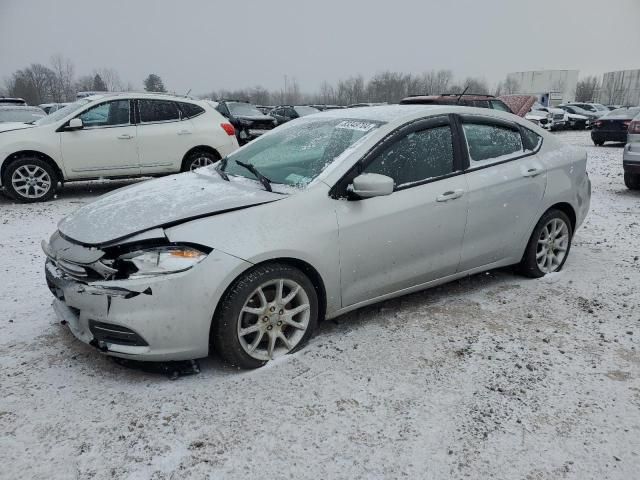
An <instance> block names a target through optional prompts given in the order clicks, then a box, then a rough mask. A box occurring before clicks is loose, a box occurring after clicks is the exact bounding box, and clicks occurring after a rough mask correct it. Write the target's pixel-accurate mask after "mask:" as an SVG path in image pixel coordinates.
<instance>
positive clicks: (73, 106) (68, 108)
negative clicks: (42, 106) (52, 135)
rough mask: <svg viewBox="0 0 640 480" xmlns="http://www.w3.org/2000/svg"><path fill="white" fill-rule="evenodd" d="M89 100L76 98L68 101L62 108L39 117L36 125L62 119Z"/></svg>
mask: <svg viewBox="0 0 640 480" xmlns="http://www.w3.org/2000/svg"><path fill="white" fill-rule="evenodd" d="M90 101H91V100H87V99H86V98H83V99H82V100H78V101H77V102H73V103H70V104H69V105H67V106H66V107H64V108H61V109H60V110H56V111H55V112H53V113H52V114H51V115H47V116H46V117H43V118H41V119H40V120H38V121H37V122H36V125H51V124H52V123H56V122H57V121H59V120H62V119H63V118H64V117H66V116H67V115H69V114H71V113H73V112H75V111H76V110H80V109H81V108H82V107H84V106H85V105H86V104H87V103H89V102H90Z"/></svg>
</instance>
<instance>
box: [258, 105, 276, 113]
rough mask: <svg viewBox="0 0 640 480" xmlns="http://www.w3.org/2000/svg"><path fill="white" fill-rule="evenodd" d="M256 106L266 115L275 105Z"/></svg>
mask: <svg viewBox="0 0 640 480" xmlns="http://www.w3.org/2000/svg"><path fill="white" fill-rule="evenodd" d="M256 108H257V109H258V110H260V111H261V112H262V113H264V114H265V115H269V112H270V111H271V110H273V109H274V108H275V107H274V106H273V105H256Z"/></svg>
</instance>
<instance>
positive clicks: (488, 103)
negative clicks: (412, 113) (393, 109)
mask: <svg viewBox="0 0 640 480" xmlns="http://www.w3.org/2000/svg"><path fill="white" fill-rule="evenodd" d="M400 105H460V106H463V107H479V108H493V109H495V110H501V111H503V112H509V113H515V112H514V111H513V110H512V109H511V108H509V107H508V106H507V104H506V103H505V102H503V101H502V100H501V99H500V98H496V97H494V96H493V95H482V94H472V93H465V94H459V93H443V94H442V95H410V96H408V97H406V98H403V99H402V100H400Z"/></svg>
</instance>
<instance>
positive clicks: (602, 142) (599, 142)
mask: <svg viewBox="0 0 640 480" xmlns="http://www.w3.org/2000/svg"><path fill="white" fill-rule="evenodd" d="M593 144H594V145H595V146H596V147H601V146H603V145H604V140H598V141H597V142H596V141H595V140H594V141H593Z"/></svg>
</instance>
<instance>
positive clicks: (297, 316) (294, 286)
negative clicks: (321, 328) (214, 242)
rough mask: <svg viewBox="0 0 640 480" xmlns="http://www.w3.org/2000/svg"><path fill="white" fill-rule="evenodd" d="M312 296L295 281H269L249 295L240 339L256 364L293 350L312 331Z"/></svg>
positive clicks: (244, 307) (241, 317)
mask: <svg viewBox="0 0 640 480" xmlns="http://www.w3.org/2000/svg"><path fill="white" fill-rule="evenodd" d="M310 315H311V312H310V302H309V296H308V295H307V292H306V291H305V290H304V288H303V287H302V286H301V285H300V284H298V283H297V282H296V281H294V280H291V279H286V278H279V279H275V280H269V281H268V282H266V283H263V284H262V285H260V286H259V287H258V288H257V289H255V290H254V291H253V293H251V295H249V298H247V300H246V301H245V303H244V306H243V307H242V310H241V311H240V315H239V317H238V329H237V333H238V339H239V341H240V345H241V346H242V348H243V350H244V351H245V352H246V353H247V354H248V355H250V356H251V357H253V358H255V359H257V360H270V359H273V358H276V357H279V356H281V355H284V354H286V353H287V352H290V351H291V350H293V349H294V348H295V347H296V345H297V344H298V343H299V342H300V341H301V340H302V338H303V337H304V335H305V332H306V331H307V328H308V327H309V319H310Z"/></svg>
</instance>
